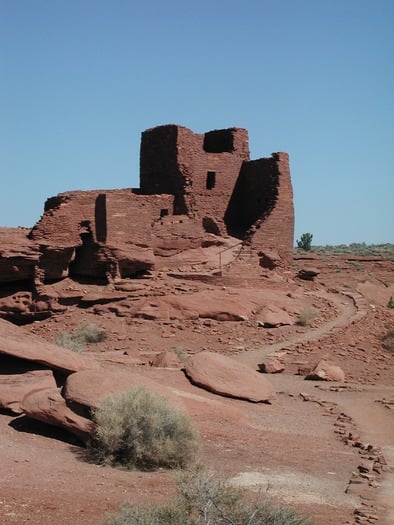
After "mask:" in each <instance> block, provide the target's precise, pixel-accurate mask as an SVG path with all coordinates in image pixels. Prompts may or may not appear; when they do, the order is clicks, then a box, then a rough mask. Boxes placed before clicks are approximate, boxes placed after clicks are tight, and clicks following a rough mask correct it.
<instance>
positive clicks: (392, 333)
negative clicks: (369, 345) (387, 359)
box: [383, 328, 394, 353]
mask: <svg viewBox="0 0 394 525" xmlns="http://www.w3.org/2000/svg"><path fill="white" fill-rule="evenodd" d="M383 346H384V347H385V349H386V350H388V351H389V352H392V353H394V328H390V330H389V331H388V332H387V334H386V335H385V336H384V337H383Z"/></svg>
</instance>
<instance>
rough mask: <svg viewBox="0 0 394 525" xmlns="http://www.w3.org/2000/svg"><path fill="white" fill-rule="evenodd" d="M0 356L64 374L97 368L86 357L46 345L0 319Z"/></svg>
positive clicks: (55, 346)
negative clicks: (23, 360)
mask: <svg viewBox="0 0 394 525" xmlns="http://www.w3.org/2000/svg"><path fill="white" fill-rule="evenodd" d="M0 354H5V355H8V356H13V357H17V358H19V359H25V360H28V361H34V362H35V363H39V364H42V365H45V366H47V367H48V368H51V369H53V370H60V371H62V372H66V373H72V372H77V371H79V370H86V369H91V368H97V367H98V365H97V363H96V362H95V361H93V360H92V359H89V358H88V357H87V356H82V355H79V354H76V353H75V352H72V351H71V350H67V349H66V348H62V347H60V346H57V345H55V344H52V343H48V342H47V341H44V340H42V339H40V338H39V337H37V336H34V335H32V334H28V333H27V332H24V331H23V329H22V328H19V327H16V326H14V325H12V324H11V323H8V322H7V321H4V320H2V319H0ZM0 357H1V355H0Z"/></svg>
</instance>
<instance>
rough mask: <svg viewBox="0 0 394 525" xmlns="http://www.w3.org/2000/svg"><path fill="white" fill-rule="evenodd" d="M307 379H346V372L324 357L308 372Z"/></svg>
mask: <svg viewBox="0 0 394 525" xmlns="http://www.w3.org/2000/svg"><path fill="white" fill-rule="evenodd" d="M305 379H312V380H322V381H344V380H345V372H344V371H343V370H342V368H341V367H339V366H337V365H334V364H332V363H329V362H328V361H325V360H324V359H322V360H321V361H319V362H318V363H317V365H316V366H315V367H314V368H313V370H311V372H309V373H308V375H307V376H306V378H305Z"/></svg>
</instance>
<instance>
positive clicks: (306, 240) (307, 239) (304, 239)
mask: <svg viewBox="0 0 394 525" xmlns="http://www.w3.org/2000/svg"><path fill="white" fill-rule="evenodd" d="M312 238H313V235H312V234H311V233H303V234H302V235H301V237H300V239H299V240H298V241H297V247H298V248H299V249H300V250H303V251H304V252H309V251H311V249H312Z"/></svg>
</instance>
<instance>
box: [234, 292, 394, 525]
mask: <svg viewBox="0 0 394 525" xmlns="http://www.w3.org/2000/svg"><path fill="white" fill-rule="evenodd" d="M315 295H318V296H319V297H324V298H326V299H328V300H330V301H331V302H332V303H334V305H335V307H336V308H337V311H338V314H337V315H336V317H335V318H334V319H332V320H330V321H328V322H326V323H323V324H322V325H320V326H319V327H317V328H315V329H312V330H310V331H308V332H306V333H304V334H296V335H294V336H291V337H289V339H288V340H287V341H284V342H279V343H275V344H267V345H264V346H263V347H261V348H260V349H258V350H254V351H248V352H245V353H241V354H238V355H237V356H235V358H236V359H238V360H239V361H241V362H243V363H245V364H248V365H251V366H253V367H257V364H258V363H259V362H261V361H262V360H264V358H267V357H274V356H280V355H283V353H284V352H285V353H287V351H288V350H291V348H292V347H294V346H295V345H297V344H299V343H305V342H308V343H309V342H316V341H319V340H321V339H323V338H325V337H327V336H329V335H331V334H333V333H335V332H336V331H338V330H340V329H342V328H346V326H349V325H350V324H352V323H353V322H355V321H358V320H359V319H361V318H362V317H363V316H364V315H365V314H366V312H367V305H366V302H365V300H364V298H363V297H362V296H358V295H354V296H351V295H338V294H333V293H325V292H318V293H315ZM283 351H284V352H283ZM283 382H284V384H285V385H287V387H289V385H290V384H291V383H292V380H291V378H290V377H288V378H287V379H285V376H282V378H280V379H279V378H278V379H276V378H275V380H274V383H278V385H277V386H279V384H281V383H283ZM283 386H284V385H282V388H283ZM315 386H317V385H316V384H314V383H313V382H308V384H307V385H305V389H306V390H307V391H310V393H311V394H315V393H316V391H315V390H314V387H315ZM285 388H286V386H285ZM290 390H291V391H293V390H294V385H293V387H292V388H290ZM294 393H296V392H295V391H294V392H293V394H294ZM390 394H392V388H390V387H379V386H377V385H374V386H369V387H366V388H364V389H363V390H362V391H361V392H360V391H357V392H352V391H351V389H350V391H342V392H340V394H338V393H333V392H330V391H328V390H327V391H325V392H324V393H321V392H319V399H321V400H323V402H324V401H326V402H334V403H335V404H337V405H338V406H339V407H340V409H341V410H342V411H343V413H345V414H346V415H347V416H349V417H350V418H351V419H352V421H353V422H354V424H355V425H356V427H357V429H358V431H359V432H360V435H361V436H362V440H363V441H364V442H369V443H371V444H373V445H374V446H378V447H380V448H381V449H382V453H383V455H384V457H385V460H386V461H387V469H386V472H385V473H384V475H383V476H382V478H381V480H380V483H379V484H380V486H379V490H378V491H377V493H376V498H375V505H376V507H377V509H379V508H382V507H383V508H384V509H385V510H384V512H381V516H382V520H383V521H381V523H382V525H383V524H384V525H390V524H392V523H394V500H393V494H394V417H393V415H394V414H393V412H392V410H388V409H387V408H384V407H383V406H382V405H379V404H378V403H376V400H379V399H382V398H383V397H385V396H386V397H387V396H390Z"/></svg>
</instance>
